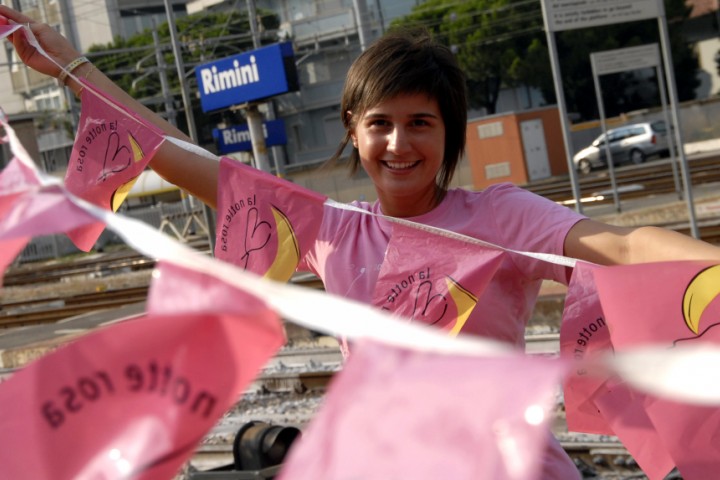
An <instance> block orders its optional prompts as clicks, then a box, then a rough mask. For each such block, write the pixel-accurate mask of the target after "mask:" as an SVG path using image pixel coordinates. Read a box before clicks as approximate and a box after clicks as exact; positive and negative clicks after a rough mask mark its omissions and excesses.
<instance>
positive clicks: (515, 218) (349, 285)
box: [299, 183, 585, 348]
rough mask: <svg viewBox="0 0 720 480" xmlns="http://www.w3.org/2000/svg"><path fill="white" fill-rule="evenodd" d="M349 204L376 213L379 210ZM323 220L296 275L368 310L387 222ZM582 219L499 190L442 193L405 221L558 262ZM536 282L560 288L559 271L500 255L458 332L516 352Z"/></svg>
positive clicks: (337, 216) (508, 188)
mask: <svg viewBox="0 0 720 480" xmlns="http://www.w3.org/2000/svg"><path fill="white" fill-rule="evenodd" d="M354 205H355V206H357V207H359V208H361V209H364V210H367V211H370V212H373V213H377V214H381V213H382V212H381V211H380V205H379V203H374V204H368V203H355V204H354ZM324 215H325V216H324V218H323V222H322V226H321V227H320V232H319V234H318V240H317V242H316V243H315V245H314V247H313V248H312V249H311V250H310V251H309V252H308V254H307V255H306V256H305V258H304V260H303V262H301V264H300V267H299V269H301V270H309V271H311V272H313V273H315V274H316V275H318V276H319V277H320V278H321V279H322V281H323V283H324V285H325V289H326V290H327V291H328V292H330V293H333V294H336V295H340V296H343V297H347V298H352V299H355V300H358V301H361V302H365V303H372V298H373V294H374V292H375V283H376V281H377V278H378V272H379V271H380V267H381V265H382V261H383V258H384V255H385V249H386V247H387V245H388V242H389V240H390V234H391V232H392V224H391V222H388V221H387V220H384V219H382V218H378V217H376V216H372V215H363V214H360V213H357V212H352V211H348V210H342V209H338V208H334V207H329V206H326V207H325V212H324ZM583 218H585V217H583V216H581V215H579V214H578V213H576V212H575V211H573V210H571V209H569V208H567V207H563V206H559V205H557V204H556V203H554V202H552V201H550V200H547V199H545V198H543V197H540V196H538V195H535V194H533V193H531V192H528V191H527V190H524V189H522V188H519V187H516V186H514V185H512V184H508V183H504V184H499V185H494V186H491V187H489V188H487V189H485V190H483V191H481V192H471V191H468V190H463V189H455V190H450V191H449V192H448V193H447V195H446V196H445V199H444V200H443V201H442V202H441V203H440V205H438V206H437V207H436V208H435V209H433V210H432V211H430V212H428V213H426V214H424V215H421V216H418V217H413V218H409V219H408V220H411V221H413V222H417V223H423V224H426V225H432V226H434V227H439V228H443V229H445V230H450V231H453V232H457V233H462V234H464V235H467V236H470V237H474V238H477V239H480V240H484V241H486V242H489V243H493V244H495V245H499V246H501V247H505V248H509V249H512V250H519V251H530V252H542V253H551V254H557V255H562V254H563V244H564V241H565V236H566V235H567V232H568V230H570V228H571V227H572V226H573V225H574V224H575V223H576V222H578V221H579V220H581V219H583ZM543 279H551V280H556V281H558V282H561V283H567V272H566V270H565V267H561V266H558V265H555V264H551V263H548V262H544V261H541V260H536V259H532V258H530V257H526V256H523V255H518V254H511V255H508V256H507V258H506V259H505V260H504V261H503V263H502V264H501V265H500V268H499V269H498V271H497V273H496V274H495V276H494V277H493V279H492V281H491V282H490V284H489V285H488V287H487V288H486V290H485V292H484V293H483V295H482V296H481V297H480V299H479V302H478V306H477V308H475V309H474V310H473V314H472V315H471V316H470V318H469V319H468V321H467V323H466V324H465V326H464V327H463V330H462V332H463V333H471V334H476V335H482V336H485V337H490V338H494V339H497V340H501V341H505V342H508V343H512V344H514V345H517V346H518V347H521V348H522V347H524V345H525V341H524V333H525V326H526V324H527V321H528V320H529V318H530V315H531V314H532V310H533V308H534V306H535V300H536V298H537V295H538V292H539V290H540V286H541V284H542V280H543Z"/></svg>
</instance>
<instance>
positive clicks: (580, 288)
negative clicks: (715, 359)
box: [560, 262, 675, 479]
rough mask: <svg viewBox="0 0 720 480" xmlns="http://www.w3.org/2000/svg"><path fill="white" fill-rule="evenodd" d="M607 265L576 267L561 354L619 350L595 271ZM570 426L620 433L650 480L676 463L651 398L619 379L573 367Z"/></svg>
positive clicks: (585, 356)
mask: <svg viewBox="0 0 720 480" xmlns="http://www.w3.org/2000/svg"><path fill="white" fill-rule="evenodd" d="M601 268H603V267H596V266H593V265H591V264H587V263H584V262H578V263H577V265H576V266H575V268H574V269H573V275H572V278H571V279H570V284H569V286H568V292H567V295H566V297H565V309H564V311H563V321H562V325H561V328H560V354H561V356H562V357H564V358H568V359H573V360H590V359H593V358H599V357H601V356H603V355H607V354H610V353H611V352H612V351H613V343H612V341H611V336H610V330H609V327H608V325H607V322H606V317H605V315H604V313H603V309H602V307H601V306H600V298H599V296H598V293H597V288H596V286H595V281H594V278H593V273H594V272H597V271H598V269H601ZM563 393H564V401H565V415H566V420H567V426H568V430H570V431H576V432H586V433H598V434H605V435H617V436H618V438H619V439H620V440H621V441H622V442H623V444H624V445H625V448H627V449H628V452H630V454H631V455H632V456H633V458H634V459H635V461H636V462H637V463H638V465H639V466H640V468H642V469H643V471H644V472H645V474H646V475H647V476H648V477H649V478H650V479H661V478H664V477H665V476H666V475H667V474H668V472H669V471H670V470H672V468H673V466H674V465H675V463H674V462H673V460H672V458H671V457H670V455H669V454H668V452H667V449H666V448H665V446H664V444H663V443H662V440H661V439H660V437H659V436H658V434H657V432H656V431H655V427H654V426H653V424H652V422H651V421H650V419H649V418H648V416H647V414H646V413H645V410H644V402H645V396H644V395H642V394H640V393H638V392H634V391H632V390H631V389H630V388H628V387H627V386H626V385H625V384H623V383H622V382H619V381H617V379H613V378H609V377H607V376H604V375H603V376H601V374H600V373H598V372H588V371H586V370H585V369H584V367H578V368H576V369H574V370H571V371H570V373H569V374H568V375H567V376H566V377H565V379H564V382H563Z"/></svg>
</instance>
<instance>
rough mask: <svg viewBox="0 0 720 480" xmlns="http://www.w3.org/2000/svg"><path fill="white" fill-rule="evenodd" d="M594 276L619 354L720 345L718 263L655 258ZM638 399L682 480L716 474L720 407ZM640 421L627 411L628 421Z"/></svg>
mask: <svg viewBox="0 0 720 480" xmlns="http://www.w3.org/2000/svg"><path fill="white" fill-rule="evenodd" d="M594 275H595V280H596V282H597V287H598V292H599V294H600V299H601V301H602V304H603V310H604V311H605V313H606V315H607V320H608V325H609V327H610V329H611V332H612V343H613V345H614V347H615V349H616V351H618V352H620V351H623V350H626V349H630V348H633V347H637V346H641V345H649V344H652V345H659V346H665V347H667V348H668V349H672V348H683V347H690V346H693V345H700V344H702V343H711V344H718V343H719V340H720V336H719V335H720V328H718V326H720V321H718V319H720V266H719V265H714V264H712V263H709V262H667V263H649V264H639V265H629V266H619V267H609V268H603V269H598V270H597V271H595V273H594ZM687 374H688V375H694V374H695V373H694V372H687ZM639 398H640V399H641V401H642V406H643V407H644V411H645V412H646V413H647V416H648V417H649V419H650V420H651V421H652V424H653V426H654V427H655V429H656V431H657V434H658V435H659V438H660V439H661V441H662V444H663V445H664V446H665V448H666V449H667V451H668V452H669V454H670V456H671V457H672V459H673V460H674V462H675V464H676V465H677V467H678V469H679V470H680V473H681V474H682V475H683V478H685V479H686V480H705V479H708V478H714V477H715V476H716V475H717V472H718V471H719V470H720V410H718V409H717V408H716V407H699V406H695V405H686V404H681V403H677V402H672V401H669V400H664V399H657V398H654V397H652V396H649V395H647V396H640V397H639ZM615 405H616V406H618V408H619V405H617V404H615ZM637 419H638V416H637V415H635V414H626V415H625V419H624V422H625V423H628V422H636V421H637ZM623 441H624V440H623ZM656 478H661V477H659V476H658V477H656Z"/></svg>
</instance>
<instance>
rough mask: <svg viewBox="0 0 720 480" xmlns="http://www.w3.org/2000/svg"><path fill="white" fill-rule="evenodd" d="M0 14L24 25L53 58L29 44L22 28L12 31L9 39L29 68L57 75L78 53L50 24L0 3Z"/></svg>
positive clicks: (11, 21)
mask: <svg viewBox="0 0 720 480" xmlns="http://www.w3.org/2000/svg"><path fill="white" fill-rule="evenodd" d="M0 15H1V16H3V17H5V18H6V19H7V20H10V23H13V22H14V23H18V24H23V25H26V26H27V27H28V28H29V29H30V31H31V32H32V33H33V35H34V36H35V38H36V39H37V41H38V43H39V44H40V46H41V47H42V48H43V50H44V51H45V53H47V55H48V56H50V57H51V58H52V59H53V60H54V62H53V61H51V60H50V59H48V58H46V57H45V56H43V55H42V54H41V53H40V52H38V51H37V49H36V48H35V47H34V46H33V45H30V43H29V42H28V41H27V38H26V37H27V35H26V32H25V31H24V30H23V31H17V32H15V33H13V35H12V39H11V41H12V43H13V45H14V46H15V50H16V51H17V54H18V56H19V57H20V59H21V60H22V61H23V63H25V64H26V65H27V66H29V67H30V68H32V69H34V70H37V71H38V72H41V73H44V74H46V75H50V76H53V77H57V76H58V75H59V73H60V70H61V68H60V66H64V65H67V64H68V63H69V62H70V61H72V60H74V59H75V58H77V57H78V56H79V55H80V53H79V52H78V51H77V50H75V48H73V46H72V45H71V44H70V42H68V41H67V40H66V39H65V37H63V36H62V35H60V34H59V33H58V32H57V31H56V30H55V29H53V28H51V27H50V26H48V25H46V24H44V23H39V22H36V21H34V20H33V19H32V18H30V17H28V16H26V15H24V14H22V13H20V12H18V11H16V10H13V9H11V8H8V7H6V6H4V5H0Z"/></svg>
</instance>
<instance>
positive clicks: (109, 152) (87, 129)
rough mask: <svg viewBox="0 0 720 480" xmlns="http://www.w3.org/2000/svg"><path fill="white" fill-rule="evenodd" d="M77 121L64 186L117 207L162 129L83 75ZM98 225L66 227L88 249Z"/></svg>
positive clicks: (160, 138)
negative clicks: (80, 104) (98, 87)
mask: <svg viewBox="0 0 720 480" xmlns="http://www.w3.org/2000/svg"><path fill="white" fill-rule="evenodd" d="M83 85H84V88H83V91H82V94H81V95H82V111H81V114H80V125H79V127H78V133H77V135H76V136H75V143H74V145H73V150H72V153H71V155H70V160H69V162H68V169H67V173H66V175H65V186H66V187H67V189H68V190H69V191H70V192H72V193H73V194H75V195H77V196H78V197H80V198H83V199H85V200H87V201H89V202H91V203H93V204H95V205H98V206H100V207H102V208H104V209H106V210H112V211H116V210H117V209H118V208H119V206H120V205H121V204H122V202H123V201H124V200H125V198H126V197H127V194H128V193H129V192H130V189H131V188H132V185H133V184H134V182H135V180H136V179H137V177H138V176H139V175H140V173H142V171H143V170H144V169H145V167H146V166H147V164H148V162H149V161H150V159H151V158H152V157H153V155H154V154H155V152H156V151H157V149H158V148H159V147H160V144H161V143H162V142H163V133H162V131H161V130H160V129H159V128H157V127H155V126H154V125H152V124H150V123H149V122H148V121H147V120H145V119H143V118H141V117H140V116H138V115H137V114H135V113H134V112H132V111H130V110H128V109H126V108H125V107H123V106H122V105H120V104H119V103H118V102H117V101H116V100H114V99H113V98H111V97H109V96H108V95H107V94H105V93H103V92H101V91H99V90H97V89H96V88H95V87H93V86H92V85H91V84H90V83H88V82H85V81H83ZM103 229H104V227H103V226H102V225H94V226H92V227H86V228H82V229H79V230H76V231H71V232H69V236H70V238H71V239H72V241H73V242H74V243H75V245H76V246H77V247H78V248H79V249H80V250H83V251H89V250H90V249H91V248H92V247H93V245H94V244H95V242H96V241H97V239H98V237H99V236H100V234H101V233H102V231H103Z"/></svg>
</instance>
